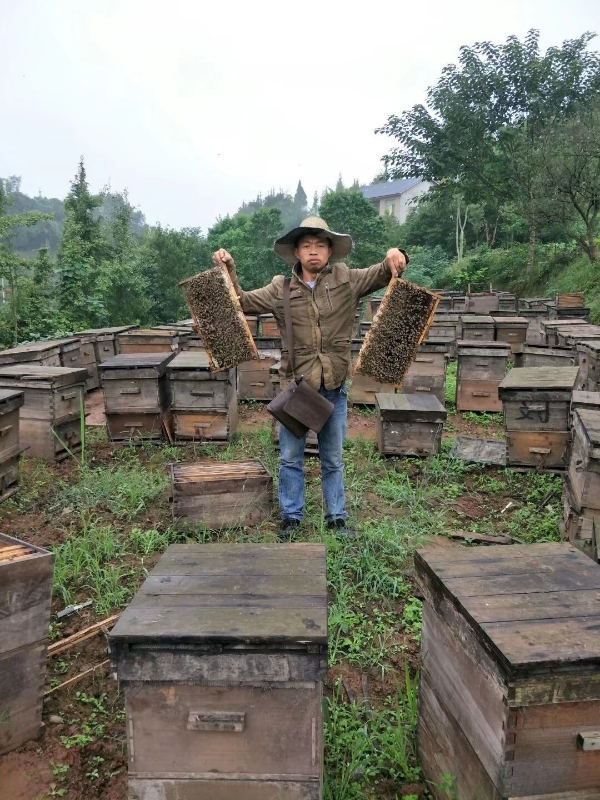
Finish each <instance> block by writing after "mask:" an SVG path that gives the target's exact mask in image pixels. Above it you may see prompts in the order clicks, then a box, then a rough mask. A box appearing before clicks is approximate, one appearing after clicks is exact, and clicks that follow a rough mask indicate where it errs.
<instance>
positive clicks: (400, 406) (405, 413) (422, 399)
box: [375, 394, 447, 422]
mask: <svg viewBox="0 0 600 800" xmlns="http://www.w3.org/2000/svg"><path fill="white" fill-rule="evenodd" d="M375 403H376V405H377V408H378V411H379V413H380V415H381V417H382V418H383V419H388V420H396V421H407V422H410V421H411V420H414V421H415V422H424V421H429V422H443V421H444V420H445V419H446V416H447V413H446V409H445V408H444V406H443V405H442V404H441V403H440V401H439V400H438V399H437V397H433V396H430V395H423V394H376V395H375Z"/></svg>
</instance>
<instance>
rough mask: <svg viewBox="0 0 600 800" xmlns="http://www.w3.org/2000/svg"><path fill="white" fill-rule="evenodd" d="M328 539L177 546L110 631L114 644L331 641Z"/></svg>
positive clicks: (168, 552)
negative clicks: (326, 547)
mask: <svg viewBox="0 0 600 800" xmlns="http://www.w3.org/2000/svg"><path fill="white" fill-rule="evenodd" d="M325 555H326V552H325V545H322V544H188V545H181V544H176V545H171V546H170V547H169V548H168V549H167V551H166V552H165V553H164V555H163V556H162V557H161V559H160V561H159V562H158V564H157V565H156V567H155V568H154V569H153V571H152V572H151V573H150V576H149V577H148V578H147V579H146V581H145V582H144V584H143V586H142V587H141V589H140V590H139V592H138V593H137V594H136V596H135V597H134V598H133V600H132V601H131V603H130V605H129V606H128V607H127V609H126V610H125V611H124V612H123V614H122V616H121V618H120V619H119V621H118V622H117V624H116V625H115V627H114V628H113V629H112V631H111V633H110V639H111V642H113V643H115V642H116V643H129V642H140V641H146V642H149V641H158V640H160V641H161V642H163V643H164V642H172V643H173V644H179V643H188V644H192V643H195V642H197V643H203V642H218V643H221V644H223V645H224V646H226V645H232V646H235V645H236V644H237V643H245V644H255V645H257V646H260V645H261V644H265V645H267V644H272V643H279V644H280V645H281V647H282V648H283V649H285V647H286V645H292V646H293V645H298V644H320V645H326V643H327V578H326V563H325Z"/></svg>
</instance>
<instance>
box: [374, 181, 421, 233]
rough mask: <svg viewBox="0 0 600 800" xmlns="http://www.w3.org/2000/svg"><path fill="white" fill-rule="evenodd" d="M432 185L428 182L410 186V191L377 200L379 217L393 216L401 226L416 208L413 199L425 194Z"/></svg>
mask: <svg viewBox="0 0 600 800" xmlns="http://www.w3.org/2000/svg"><path fill="white" fill-rule="evenodd" d="M432 185H433V184H431V183H429V182H428V181H422V182H421V183H417V184H415V186H411V188H410V189H407V190H406V191H404V192H402V194H396V195H392V196H391V197H380V198H379V216H381V217H382V216H383V215H384V214H393V215H394V216H395V217H396V219H397V220H398V222H399V223H400V224H401V225H402V224H404V223H405V222H406V218H407V216H408V214H409V213H410V212H411V211H412V210H413V209H414V208H416V205H415V204H414V202H412V201H414V200H415V198H417V197H420V196H421V195H422V194H425V192H427V191H429V189H430V188H431V186H432Z"/></svg>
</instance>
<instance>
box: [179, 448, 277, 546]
mask: <svg viewBox="0 0 600 800" xmlns="http://www.w3.org/2000/svg"><path fill="white" fill-rule="evenodd" d="M171 476H172V487H173V489H172V495H173V520H174V521H175V522H179V523H185V524H186V525H190V526H192V527H195V526H196V525H199V524H202V525H204V526H205V527H206V528H210V529H214V530H219V529H221V528H244V527H248V526H249V525H258V524H260V523H261V522H263V521H264V520H265V519H266V518H267V517H268V516H269V514H270V513H271V510H272V508H273V478H272V477H271V476H270V474H269V473H268V471H267V469H266V468H265V466H264V465H263V464H262V462H261V461H209V460H208V459H206V460H203V461H196V462H194V463H190V464H173V465H172V466H171Z"/></svg>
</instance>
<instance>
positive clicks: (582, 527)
mask: <svg viewBox="0 0 600 800" xmlns="http://www.w3.org/2000/svg"><path fill="white" fill-rule="evenodd" d="M562 503H563V519H562V520H561V521H560V522H559V528H560V531H561V535H562V538H563V539H565V540H566V541H568V542H570V543H571V544H572V545H573V547H576V548H577V549H578V550H581V552H582V553H585V555H586V556H589V557H590V558H591V559H593V560H594V561H598V557H599V555H600V512H598V510H597V509H595V508H585V507H582V508H579V509H577V508H575V505H574V500H573V495H572V492H571V487H570V485H569V480H568V477H567V480H566V481H565V483H564V486H563V492H562Z"/></svg>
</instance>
